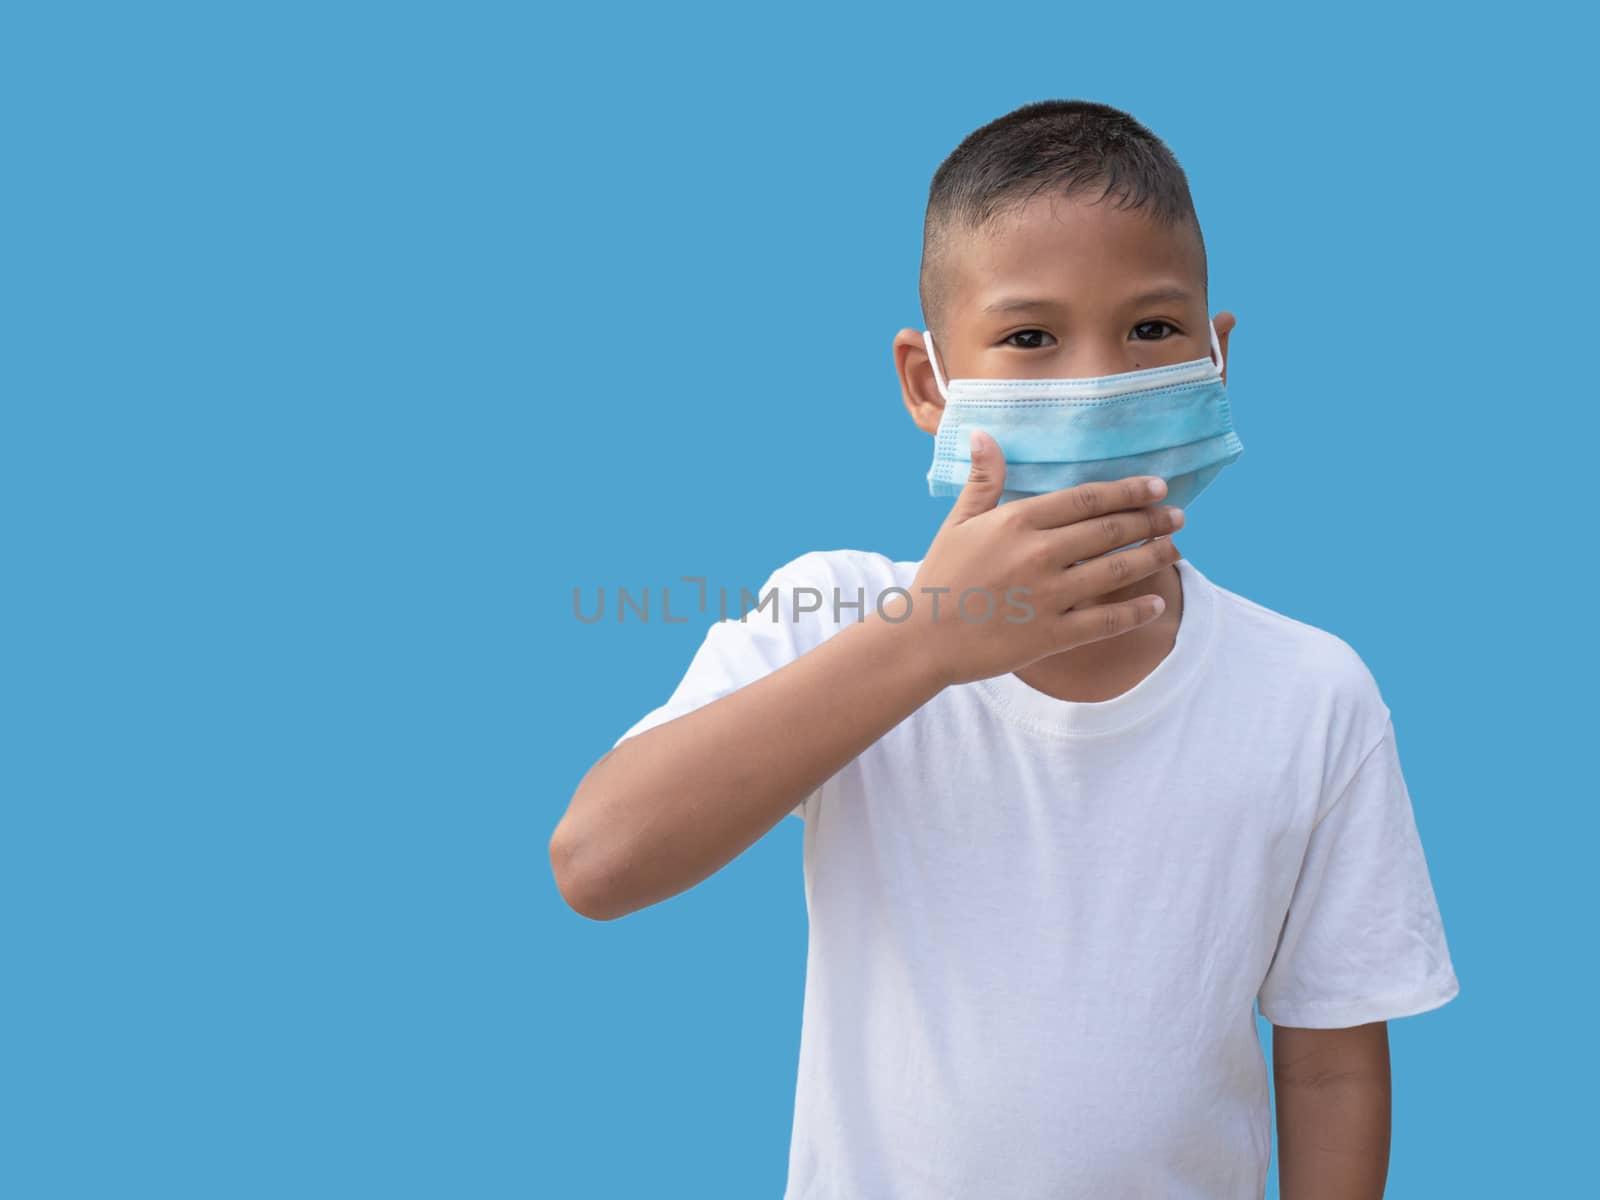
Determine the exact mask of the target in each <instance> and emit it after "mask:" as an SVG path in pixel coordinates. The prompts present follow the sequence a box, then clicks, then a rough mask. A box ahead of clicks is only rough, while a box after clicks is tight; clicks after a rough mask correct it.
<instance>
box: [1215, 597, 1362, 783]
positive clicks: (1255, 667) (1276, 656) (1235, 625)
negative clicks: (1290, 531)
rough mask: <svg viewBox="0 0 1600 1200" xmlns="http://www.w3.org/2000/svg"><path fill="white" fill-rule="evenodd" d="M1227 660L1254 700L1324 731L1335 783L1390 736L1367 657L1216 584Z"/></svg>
mask: <svg viewBox="0 0 1600 1200" xmlns="http://www.w3.org/2000/svg"><path fill="white" fill-rule="evenodd" d="M1212 588H1213V595H1214V596H1215V598H1216V604H1217V609H1218V619H1219V622H1220V624H1221V626H1222V631H1223V632H1222V645H1223V655H1224V657H1225V659H1226V661H1227V662H1228V663H1229V665H1230V667H1231V668H1232V669H1233V670H1235V671H1237V672H1238V674H1239V675H1240V677H1241V678H1242V680H1243V681H1244V682H1245V683H1246V684H1247V685H1248V687H1249V691H1250V693H1251V695H1252V696H1253V697H1256V698H1259V702H1260V703H1262V704H1264V705H1267V706H1269V707H1271V708H1273V709H1275V710H1277V711H1281V712H1292V713H1294V714H1296V715H1297V717H1298V719H1299V720H1300V721H1302V722H1305V724H1303V725H1301V726H1300V727H1301V728H1303V729H1304V728H1312V729H1316V730H1317V731H1319V734H1320V740H1322V749H1323V751H1324V753H1325V754H1326V756H1327V757H1326V765H1327V774H1328V778H1329V781H1330V783H1332V782H1337V780H1338V779H1340V778H1341V777H1343V776H1345V775H1347V774H1348V773H1349V772H1350V771H1351V770H1353V769H1354V767H1355V766H1356V765H1357V764H1358V763H1359V762H1360V761H1361V759H1362V758H1363V757H1364V756H1365V755H1366V754H1367V752H1369V751H1370V750H1371V749H1372V748H1373V747H1374V746H1376V745H1377V744H1378V743H1379V742H1380V741H1381V740H1382V738H1383V737H1384V735H1385V734H1386V733H1387V732H1388V730H1389V728H1390V712H1389V706H1388V705H1387V704H1386V703H1385V702H1384V698H1383V693H1382V690H1381V689H1380V688H1379V686H1378V681H1377V678H1376V677H1375V676H1374V674H1373V672H1372V670H1371V669H1370V668H1369V667H1368V665H1367V663H1366V661H1365V659H1363V658H1362V656H1361V654H1360V653H1359V652H1358V651H1357V650H1356V648H1355V647H1354V646H1352V645H1351V644H1350V643H1349V642H1347V641H1346V640H1345V639H1344V638H1342V637H1340V636H1339V635H1338V634H1335V633H1333V632H1331V631H1330V630H1327V629H1323V628H1321V627H1319V626H1316V625H1312V624H1310V623H1309V622H1306V621H1301V620H1298V619H1297V618H1295V617H1291V616H1289V615H1287V614H1285V613H1282V612H1278V611H1277V610H1275V609H1271V608H1268V607H1267V606H1266V605H1264V604H1260V603H1258V602H1256V601H1254V600H1251V599H1248V598H1247V597H1245V596H1241V595H1240V594H1239V593H1237V592H1233V591H1230V590H1228V589H1227V588H1224V587H1220V586H1218V585H1216V584H1214V583H1213V584H1212Z"/></svg>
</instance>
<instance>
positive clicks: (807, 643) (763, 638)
mask: <svg viewBox="0 0 1600 1200" xmlns="http://www.w3.org/2000/svg"><path fill="white" fill-rule="evenodd" d="M825 565H826V564H825V562H824V561H823V559H822V556H821V555H820V554H818V553H812V554H804V555H801V556H800V557H799V558H797V559H795V560H793V561H792V562H789V563H785V564H784V565H783V566H781V567H779V568H778V569H777V570H776V571H774V572H773V573H772V575H771V576H769V577H768V579H767V580H766V582H765V583H763V584H762V585H761V587H760V589H759V590H758V591H757V592H756V593H755V595H754V596H751V597H749V598H748V600H747V601H746V599H745V598H744V597H739V598H731V597H730V603H729V606H728V607H729V614H728V619H727V620H722V621H718V622H716V623H715V624H714V625H712V626H711V627H710V628H709V629H708V630H707V631H706V635H705V639H704V640H703V641H702V642H701V643H700V648H699V649H698V650H696V651H695V655H694V658H693V659H692V660H691V661H690V663H689V668H688V670H687V671H686V672H685V673H684V676H683V679H682V680H681V681H680V682H679V684H678V686H677V688H676V689H675V690H674V691H673V693H672V695H671V696H670V697H668V699H667V701H666V703H665V704H662V705H661V706H660V707H659V708H656V709H654V710H652V711H651V712H649V713H646V714H645V715H644V716H643V717H642V718H640V719H639V720H638V721H637V722H635V723H634V725H633V726H632V727H631V728H630V729H628V731H627V732H626V733H624V734H623V735H622V736H621V737H620V738H618V739H617V743H616V744H617V745H621V744H622V743H623V742H624V741H626V740H627V739H628V738H631V737H634V736H635V735H637V734H641V733H643V732H645V731H646V730H647V729H654V728H655V727H656V726H657V725H665V724H666V723H667V722H668V721H672V720H676V719H677V718H678V717H681V716H683V715H685V714H686V713H691V712H693V711H694V710H695V709H697V708H700V707H702V706H704V705H707V704H710V703H711V702H712V701H713V700H720V699H721V698H722V697H723V696H726V695H728V694H730V693H731V692H736V691H738V690H739V689H740V688H742V687H744V686H745V685H746V684H750V683H754V682H755V681H756V680H758V679H760V678H762V677H763V676H766V675H769V674H771V673H772V672H773V671H776V670H777V669H778V668H779V667H782V666H785V665H786V664H788V663H791V662H793V661H794V660H795V659H796V658H798V657H800V655H801V654H803V653H805V652H806V651H807V650H809V649H811V648H812V647H813V646H815V645H817V644H819V643H820V641H821V640H822V637H823V635H824V631H823V629H822V621H821V616H822V615H823V614H825V613H826V602H825V601H824V602H823V603H822V606H821V607H820V608H815V609H813V608H812V605H814V604H817V603H818V600H819V598H820V597H822V596H823V595H824V593H825V592H826V591H827V590H828V585H827V584H826V583H825V582H824V578H823V577H824V576H825V575H826V571H825V569H824V568H825ZM745 608H748V611H742V610H744V609H745ZM741 612H742V615H741ZM816 797H817V792H816V791H812V792H811V793H810V794H809V795H807V796H806V798H805V799H804V800H802V801H801V802H800V803H799V804H797V805H796V806H795V807H794V808H792V809H790V810H789V815H790V816H792V817H799V818H801V819H802V820H804V819H805V810H806V807H807V806H808V805H809V804H810V803H811V802H812V801H813V800H815V799H816Z"/></svg>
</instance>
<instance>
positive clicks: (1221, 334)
mask: <svg viewBox="0 0 1600 1200" xmlns="http://www.w3.org/2000/svg"><path fill="white" fill-rule="evenodd" d="M1211 320H1212V326H1213V328H1215V329H1216V331H1217V347H1218V349H1220V350H1221V351H1222V383H1223V386H1224V387H1226V386H1227V383H1228V335H1229V334H1231V333H1232V332H1233V327H1234V326H1235V325H1237V324H1238V323H1239V322H1238V320H1237V319H1236V318H1235V317H1234V315H1233V314H1232V313H1231V312H1219V313H1218V314H1217V315H1216V316H1215V317H1213V318H1212V319H1211Z"/></svg>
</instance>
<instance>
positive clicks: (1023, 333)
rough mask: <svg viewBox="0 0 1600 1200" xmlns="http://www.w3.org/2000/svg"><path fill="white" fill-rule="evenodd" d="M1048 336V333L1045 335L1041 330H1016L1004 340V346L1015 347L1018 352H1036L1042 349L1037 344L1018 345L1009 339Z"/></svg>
mask: <svg viewBox="0 0 1600 1200" xmlns="http://www.w3.org/2000/svg"><path fill="white" fill-rule="evenodd" d="M1049 336H1050V335H1049V334H1048V333H1046V332H1045V331H1044V330H1042V329H1019V330H1017V332H1016V333H1013V334H1012V335H1011V337H1008V338H1006V340H1005V343H1004V344H1005V345H1009V346H1016V347H1017V349H1019V350H1038V349H1041V348H1042V347H1041V346H1040V344H1039V343H1037V342H1033V343H1031V344H1029V345H1018V344H1017V343H1016V342H1013V341H1012V340H1011V338H1031V337H1049Z"/></svg>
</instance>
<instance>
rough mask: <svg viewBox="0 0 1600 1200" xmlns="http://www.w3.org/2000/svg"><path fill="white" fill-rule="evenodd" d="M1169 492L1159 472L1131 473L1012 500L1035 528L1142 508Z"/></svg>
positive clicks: (1071, 522)
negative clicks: (1102, 481)
mask: <svg viewBox="0 0 1600 1200" xmlns="http://www.w3.org/2000/svg"><path fill="white" fill-rule="evenodd" d="M1166 494H1167V484H1166V481H1165V480H1164V479H1162V478H1161V477H1160V476H1159V475H1130V476H1128V477H1127V478H1126V479H1112V480H1107V481H1106V482H1104V483H1080V484H1078V485H1077V486H1076V487H1069V488H1062V489H1061V490H1060V491H1056V492H1045V493H1044V494H1042V495H1039V496H1028V497H1026V498H1025V499H1022V500H1016V501H1013V503H1014V504H1016V505H1017V507H1018V508H1019V509H1020V510H1021V512H1022V513H1023V515H1024V517H1025V518H1026V519H1027V521H1028V523H1029V524H1030V525H1032V526H1033V527H1034V528H1036V529H1053V528H1056V527H1057V526H1061V525H1071V524H1073V523H1074V522H1077V521H1087V520H1089V519H1090V518H1091V517H1099V516H1103V515H1105V514H1106V513H1109V512H1116V511H1118V510H1119V509H1124V508H1142V507H1143V506H1144V505H1146V504H1154V503H1155V502H1156V501H1157V500H1159V499H1160V498H1161V497H1162V496H1165V495H1166Z"/></svg>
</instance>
